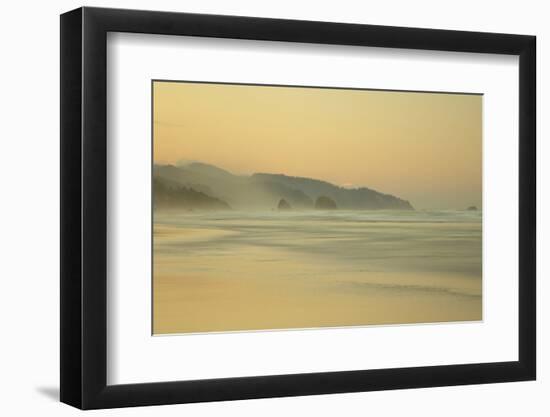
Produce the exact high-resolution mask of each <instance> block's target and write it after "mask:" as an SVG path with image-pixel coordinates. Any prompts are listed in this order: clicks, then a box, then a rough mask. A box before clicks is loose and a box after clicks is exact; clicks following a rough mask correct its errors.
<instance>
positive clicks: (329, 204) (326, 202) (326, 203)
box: [315, 195, 338, 210]
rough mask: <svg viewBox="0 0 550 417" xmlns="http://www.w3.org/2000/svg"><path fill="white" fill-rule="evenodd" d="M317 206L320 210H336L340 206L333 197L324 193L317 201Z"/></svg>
mask: <svg viewBox="0 0 550 417" xmlns="http://www.w3.org/2000/svg"><path fill="white" fill-rule="evenodd" d="M315 208H316V209H318V210H335V209H337V208H338V207H337V206H336V202H335V201H334V200H333V199H332V198H330V197H326V196H324V195H322V196H320V197H318V198H317V200H316V201H315Z"/></svg>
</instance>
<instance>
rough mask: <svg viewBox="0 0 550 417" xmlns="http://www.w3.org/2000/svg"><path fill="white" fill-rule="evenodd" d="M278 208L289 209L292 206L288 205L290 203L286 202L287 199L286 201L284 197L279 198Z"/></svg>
mask: <svg viewBox="0 0 550 417" xmlns="http://www.w3.org/2000/svg"><path fill="white" fill-rule="evenodd" d="M277 208H278V209H279V210H290V209H291V208H292V207H290V204H288V201H286V200H285V199H284V198H281V199H280V200H279V205H278V206H277Z"/></svg>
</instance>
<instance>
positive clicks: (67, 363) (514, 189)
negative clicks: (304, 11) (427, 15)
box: [61, 7, 536, 409]
mask: <svg viewBox="0 0 550 417" xmlns="http://www.w3.org/2000/svg"><path fill="white" fill-rule="evenodd" d="M535 103H536V100H535V37H533V36H526V35H510V34H494V33H477V32H460V31H447V30H433V29H417V28H402V27H387V26H372V25H357V24H342V23H328V22H312V21H295V20H278V19H265V18H252V17H237V16H218V15H200V14H186V13H169V12H152V11H136V10H118V9H101V8H87V7H84V8H80V9H77V10H74V11H71V12H68V13H65V14H63V15H62V16H61V401H63V402H65V403H67V404H70V405H72V406H75V407H78V408H82V409H94V408H112V407H125V406H140V405H156V404H175V403H189V402H201V401H218V400H237V399H249V398H265V397H280V396H297V395H314V394H327V393H343V392H357V391H374V390H387V389H401V388H420V387H434V386H445V385H463V384H481V383H495V382H508V381H525V380H533V379H535V375H536V330H535V329H536V314H535V312H536V307H535V301H536V294H535V293H536V266H535V265H536V264H535V253H536V251H535V249H536V223H535V220H536V191H535V189H536V187H535V178H536V176H535V172H536V165H535V163H536V145H535Z"/></svg>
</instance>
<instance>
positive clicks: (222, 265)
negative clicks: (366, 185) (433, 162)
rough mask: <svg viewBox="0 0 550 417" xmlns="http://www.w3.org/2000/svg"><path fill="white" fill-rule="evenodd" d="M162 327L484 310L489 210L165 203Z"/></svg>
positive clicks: (403, 317)
mask: <svg viewBox="0 0 550 417" xmlns="http://www.w3.org/2000/svg"><path fill="white" fill-rule="evenodd" d="M153 270H154V271H153V330H154V333H155V334H170V333H196V332H225V331H246V330H272V329H289V328H315V327H342V326H362V325H373V324H376V325H380V324H402V323H428V322H448V321H470V320H481V319H482V297H481V289H482V279H481V214H480V213H465V212H442V213H435V212H434V213H414V212H411V213H401V212H341V211H338V212H332V213H331V212H326V213H324V212H295V213H285V214H283V213H277V212H268V213H245V212H240V213H239V212H225V213H224V212H219V213H202V214H201V213H194V214H190V213H183V214H174V213H158V212H157V213H155V225H154V268H153Z"/></svg>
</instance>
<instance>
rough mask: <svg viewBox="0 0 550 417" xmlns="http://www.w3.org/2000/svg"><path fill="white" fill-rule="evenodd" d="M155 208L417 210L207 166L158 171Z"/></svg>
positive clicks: (320, 185) (357, 191)
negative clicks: (282, 207)
mask: <svg viewBox="0 0 550 417" xmlns="http://www.w3.org/2000/svg"><path fill="white" fill-rule="evenodd" d="M153 196H154V207H155V209H182V210H230V209H238V210H258V209H263V210H265V209H276V208H281V202H282V201H284V204H283V206H284V209H285V210H288V209H331V210H333V209H345V210H414V208H413V206H412V205H411V204H410V203H409V202H408V201H407V200H404V199H401V198H399V197H396V196H393V195H391V194H384V193H381V192H379V191H375V190H372V189H370V188H367V187H358V188H344V187H340V186H337V185H334V184H331V183H329V182H327V181H322V180H318V179H314V178H306V177H293V176H288V175H285V174H269V173H255V174H252V175H250V176H244V175H235V174H233V173H231V172H229V171H226V170H224V169H222V168H219V167H216V166H214V165H209V164H205V163H201V162H190V163H186V164H183V165H177V166H176V165H160V164H155V165H154V167H153Z"/></svg>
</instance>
